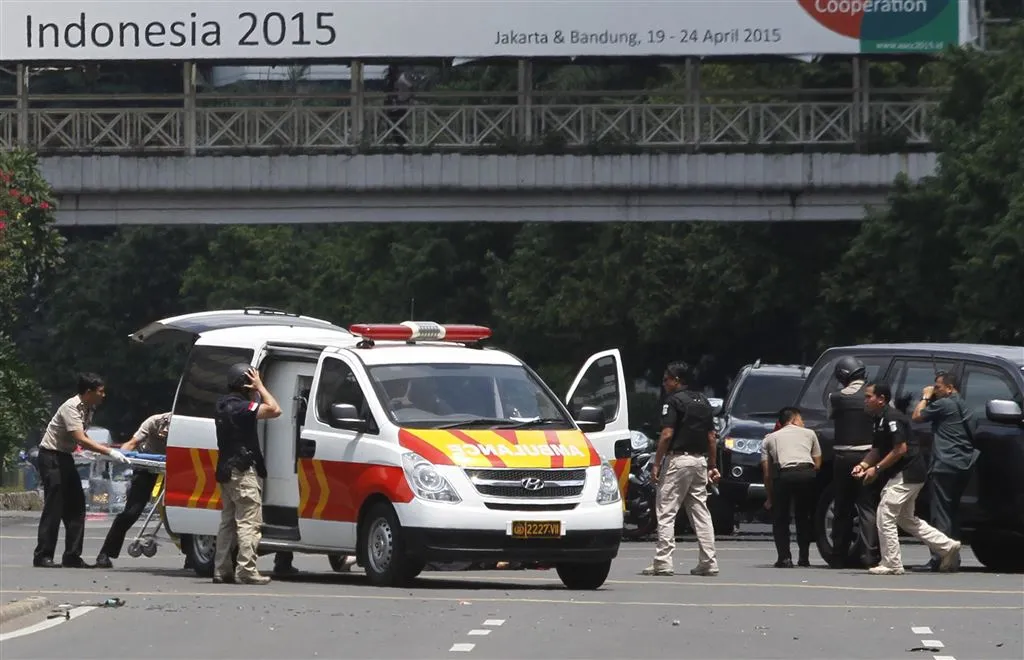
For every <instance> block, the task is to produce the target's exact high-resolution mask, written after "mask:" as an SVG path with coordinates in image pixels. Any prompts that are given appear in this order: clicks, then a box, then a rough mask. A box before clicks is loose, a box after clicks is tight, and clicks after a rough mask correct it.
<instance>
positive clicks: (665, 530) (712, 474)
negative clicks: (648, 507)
mask: <svg viewBox="0 0 1024 660" xmlns="http://www.w3.org/2000/svg"><path fill="white" fill-rule="evenodd" d="M689 372H690V369H689V367H688V366H687V365H686V364H685V363H683V362H673V363H672V364H670V365H668V367H667V368H666V369H665V375H664V376H663V378H662V384H663V385H664V387H665V394H666V398H665V402H664V404H663V405H662V408H661V435H660V437H659V438H658V449H657V451H656V453H655V457H654V463H653V467H652V468H651V476H653V477H654V480H655V481H657V482H658V498H657V509H658V541H657V544H656V545H655V554H654V562H653V563H652V564H651V565H650V566H648V567H647V568H645V569H644V571H643V574H644V575H674V574H675V569H674V568H673V564H672V552H673V550H675V546H676V538H675V537H676V515H677V514H678V513H679V507H680V506H682V507H683V508H684V509H685V510H686V515H687V517H688V518H689V519H690V525H691V526H692V527H693V531H694V533H695V534H696V535H697V547H698V549H699V555H698V557H699V558H698V563H697V566H696V568H694V569H692V570H691V571H690V574H691V575H718V560H717V558H716V556H715V529H714V526H713V525H712V523H711V513H710V512H709V511H708V492H707V489H708V483H709V482H710V483H716V482H718V479H719V477H720V475H719V474H718V468H717V466H716V462H717V458H718V455H717V451H716V450H717V446H716V437H715V426H714V416H713V414H712V408H711V403H710V402H709V401H708V400H707V397H705V396H704V395H703V394H702V393H700V392H697V391H687V390H686V385H687V383H689V382H691V381H692V378H691V376H690V373H689ZM666 454H667V455H668V460H667V462H666V466H665V471H664V474H662V471H661V466H662V461H664V460H665V458H666Z"/></svg>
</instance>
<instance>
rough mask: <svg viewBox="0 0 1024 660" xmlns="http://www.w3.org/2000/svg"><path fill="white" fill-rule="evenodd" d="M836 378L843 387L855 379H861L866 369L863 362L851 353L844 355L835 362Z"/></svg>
mask: <svg viewBox="0 0 1024 660" xmlns="http://www.w3.org/2000/svg"><path fill="white" fill-rule="evenodd" d="M835 374H836V380H838V381H839V383H840V385H843V386H844V387H845V386H846V385H849V384H850V383H852V382H853V381H855V380H863V379H864V376H865V374H867V369H866V368H865V367H864V363H863V362H861V361H860V360H858V359H857V358H855V357H853V356H852V355H844V356H843V357H841V358H839V362H836V371H835Z"/></svg>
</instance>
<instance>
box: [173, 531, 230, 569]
mask: <svg viewBox="0 0 1024 660" xmlns="http://www.w3.org/2000/svg"><path fill="white" fill-rule="evenodd" d="M181 549H182V550H183V551H184V553H185V556H186V557H188V560H189V563H190V564H191V565H192V570H194V571H195V572H196V575H198V576H199V577H207V578H208V577H213V562H214V559H215V558H216V556H217V537H216V536H205V535H202V534H189V535H186V536H182V537H181ZM232 555H233V556H235V557H237V550H236V551H235V552H234V553H232Z"/></svg>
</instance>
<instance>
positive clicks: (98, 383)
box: [78, 372, 104, 394]
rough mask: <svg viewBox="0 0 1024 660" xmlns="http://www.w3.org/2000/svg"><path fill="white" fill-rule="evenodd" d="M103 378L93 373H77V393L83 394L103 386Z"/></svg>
mask: <svg viewBox="0 0 1024 660" xmlns="http://www.w3.org/2000/svg"><path fill="white" fill-rule="evenodd" d="M103 384H104V383H103V379H102V378H100V377H99V376H97V375H96V374H94V373H89V372H86V373H82V374H78V393H79V394H85V393H86V392H91V391H92V390H98V389H100V388H101V387H103Z"/></svg>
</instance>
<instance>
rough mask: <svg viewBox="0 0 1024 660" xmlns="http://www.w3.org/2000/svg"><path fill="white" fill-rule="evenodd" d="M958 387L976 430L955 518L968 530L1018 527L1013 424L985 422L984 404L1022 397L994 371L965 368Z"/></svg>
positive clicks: (1020, 494)
mask: <svg viewBox="0 0 1024 660" xmlns="http://www.w3.org/2000/svg"><path fill="white" fill-rule="evenodd" d="M960 382H961V386H960V392H961V394H962V396H963V398H964V404H965V405H966V407H967V408H968V410H969V411H970V412H971V413H972V414H973V415H974V419H975V420H976V421H977V424H978V426H977V429H976V430H975V432H974V441H975V446H977V448H978V449H979V450H980V451H981V455H980V456H979V457H978V462H977V463H976V464H975V468H974V472H973V474H972V475H971V483H970V484H968V487H967V493H966V494H965V495H964V500H963V502H962V504H961V518H962V520H963V522H964V525H965V526H971V527H973V526H974V525H975V524H978V523H979V522H983V521H987V520H990V519H995V520H996V521H999V520H1003V521H1005V520H1009V521H1016V524H1020V520H1018V519H1017V517H1018V516H1019V515H1020V511H1019V509H1018V508H1017V507H1019V506H1020V503H1021V502H1024V479H1022V478H1021V475H1022V472H1024V441H1022V429H1021V427H1020V425H1018V424H1004V423H1000V422H994V421H992V420H990V419H988V416H987V414H986V412H985V404H986V403H988V402H989V401H991V400H993V399H1000V400H1004V401H1016V402H1017V403H1022V404H1024V395H1022V392H1021V389H1020V388H1019V387H1018V386H1017V384H1016V383H1015V382H1014V379H1013V378H1012V377H1011V376H1010V374H1008V373H1007V372H1006V370H1005V369H1004V368H1002V367H999V366H997V365H992V364H985V363H982V362H973V361H969V362H966V363H965V364H964V370H963V376H962V377H961V379H960ZM975 493H977V495H976V496H974V494H975Z"/></svg>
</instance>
